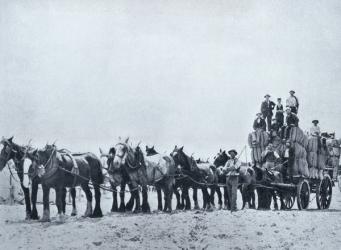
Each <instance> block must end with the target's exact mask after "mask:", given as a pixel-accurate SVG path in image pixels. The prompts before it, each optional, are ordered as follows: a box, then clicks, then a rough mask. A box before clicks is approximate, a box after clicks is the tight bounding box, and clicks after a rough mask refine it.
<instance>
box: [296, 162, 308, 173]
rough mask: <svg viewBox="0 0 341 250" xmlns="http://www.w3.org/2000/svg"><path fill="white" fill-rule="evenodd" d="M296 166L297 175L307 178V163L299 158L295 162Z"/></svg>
mask: <svg viewBox="0 0 341 250" xmlns="http://www.w3.org/2000/svg"><path fill="white" fill-rule="evenodd" d="M297 164H298V174H299V175H302V176H304V177H309V169H308V163H307V160H306V159H305V158H300V159H298V160H297Z"/></svg>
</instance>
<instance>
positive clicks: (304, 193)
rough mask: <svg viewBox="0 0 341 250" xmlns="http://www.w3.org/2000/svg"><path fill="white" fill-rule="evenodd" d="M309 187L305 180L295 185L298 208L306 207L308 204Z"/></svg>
mask: <svg viewBox="0 0 341 250" xmlns="http://www.w3.org/2000/svg"><path fill="white" fill-rule="evenodd" d="M309 198H310V187H309V183H308V182H307V181H306V180H303V181H300V182H299V183H298V186H297V206H298V209H306V208H308V206H309V202H310V200H309Z"/></svg>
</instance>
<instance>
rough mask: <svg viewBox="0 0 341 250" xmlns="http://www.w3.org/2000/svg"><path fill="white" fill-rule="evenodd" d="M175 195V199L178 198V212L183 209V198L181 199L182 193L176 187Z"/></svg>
mask: <svg viewBox="0 0 341 250" xmlns="http://www.w3.org/2000/svg"><path fill="white" fill-rule="evenodd" d="M173 192H174V194H175V197H176V209H177V210H181V209H183V207H182V205H181V200H180V199H181V197H180V193H179V191H178V189H177V188H176V187H174V190H173Z"/></svg>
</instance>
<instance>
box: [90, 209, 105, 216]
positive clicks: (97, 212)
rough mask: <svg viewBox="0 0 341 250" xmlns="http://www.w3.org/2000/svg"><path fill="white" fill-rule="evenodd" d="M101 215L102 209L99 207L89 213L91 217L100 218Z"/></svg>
mask: <svg viewBox="0 0 341 250" xmlns="http://www.w3.org/2000/svg"><path fill="white" fill-rule="evenodd" d="M100 217H103V214H102V210H101V209H100V208H98V209H95V210H94V212H93V214H92V215H91V218H100Z"/></svg>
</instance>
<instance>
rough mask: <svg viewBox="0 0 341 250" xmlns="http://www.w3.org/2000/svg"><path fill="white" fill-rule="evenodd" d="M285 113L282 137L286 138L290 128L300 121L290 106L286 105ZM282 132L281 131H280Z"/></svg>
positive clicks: (296, 125)
mask: <svg viewBox="0 0 341 250" xmlns="http://www.w3.org/2000/svg"><path fill="white" fill-rule="evenodd" d="M285 112H286V115H287V117H286V118H285V121H286V127H285V129H284V133H285V135H284V138H283V137H282V138H283V139H288V138H289V135H290V130H291V128H292V127H298V122H299V121H300V119H298V117H297V115H296V114H294V113H293V112H292V111H291V108H290V107H287V108H286V110H285ZM282 133H283V132H282Z"/></svg>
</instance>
